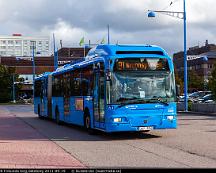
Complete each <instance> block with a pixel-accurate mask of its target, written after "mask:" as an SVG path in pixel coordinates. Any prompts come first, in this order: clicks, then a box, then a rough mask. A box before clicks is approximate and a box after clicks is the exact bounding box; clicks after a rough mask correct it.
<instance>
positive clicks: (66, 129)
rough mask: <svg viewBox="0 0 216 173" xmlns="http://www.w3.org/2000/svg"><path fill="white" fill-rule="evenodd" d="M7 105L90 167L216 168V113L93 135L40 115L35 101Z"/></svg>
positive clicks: (24, 120)
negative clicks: (171, 125) (173, 125)
mask: <svg viewBox="0 0 216 173" xmlns="http://www.w3.org/2000/svg"><path fill="white" fill-rule="evenodd" d="M6 108H7V109H8V110H9V111H10V112H11V113H13V114H14V115H15V117H17V118H19V119H21V120H22V121H23V122H25V123H26V124H27V125H29V126H31V127H32V128H33V129H35V130H37V131H38V132H39V133H40V134H41V135H43V136H44V137H45V138H48V139H50V140H51V141H53V142H54V143H56V144H57V145H58V146H60V147H61V148H62V149H64V151H66V152H67V153H69V154H71V155H72V156H74V157H75V158H76V159H78V160H79V161H80V162H81V163H82V164H84V165H85V166H87V167H90V168H95V167H96V168H216V116H207V115H197V114H196V115H192V114H179V115H178V128H177V129H174V130H161V131H159V130H158V131H150V132H148V133H114V134H104V133H99V134H96V135H93V136H92V135H89V134H88V133H87V132H86V131H85V130H84V129H83V128H80V127H76V126H69V125H62V126H58V125H57V124H55V122H53V121H49V120H41V119H39V118H38V117H37V115H35V114H34V113H33V107H32V106H31V105H27V106H19V105H17V106H6ZM35 140H37V139H35Z"/></svg>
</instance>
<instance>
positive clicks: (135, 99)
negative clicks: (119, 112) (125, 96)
mask: <svg viewBox="0 0 216 173" xmlns="http://www.w3.org/2000/svg"><path fill="white" fill-rule="evenodd" d="M142 103H147V101H146V100H143V99H140V98H131V99H129V100H128V101H126V102H122V103H120V105H118V108H120V107H123V106H126V105H131V104H142Z"/></svg>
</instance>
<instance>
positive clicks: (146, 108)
mask: <svg viewBox="0 0 216 173" xmlns="http://www.w3.org/2000/svg"><path fill="white" fill-rule="evenodd" d="M117 107H118V106H116V105H115V106H108V109H107V112H106V115H107V117H106V131H107V132H114V131H139V127H146V126H152V127H153V128H154V129H175V128H176V127H177V118H176V103H170V104H169V106H165V105H162V104H142V105H141V104H140V105H139V104H134V105H127V106H123V107H121V108H117ZM167 116H173V120H168V119H167ZM114 118H122V122H118V123H115V122H114V121H113V119H114Z"/></svg>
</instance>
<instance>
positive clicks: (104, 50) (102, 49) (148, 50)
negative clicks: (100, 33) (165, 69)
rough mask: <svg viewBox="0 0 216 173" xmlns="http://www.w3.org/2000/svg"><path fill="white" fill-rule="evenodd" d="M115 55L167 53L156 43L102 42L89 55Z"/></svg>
mask: <svg viewBox="0 0 216 173" xmlns="http://www.w3.org/2000/svg"><path fill="white" fill-rule="evenodd" d="M95 54H98V55H103V56H113V55H119V54H157V55H165V56H166V55H167V53H166V52H165V50H164V49H162V48H161V47H158V46H155V45H123V44H122V45H119V44H117V45H110V44H109V45H108V44H102V45H98V46H96V47H95V48H92V49H91V50H90V51H89V53H88V55H87V57H88V56H92V55H95Z"/></svg>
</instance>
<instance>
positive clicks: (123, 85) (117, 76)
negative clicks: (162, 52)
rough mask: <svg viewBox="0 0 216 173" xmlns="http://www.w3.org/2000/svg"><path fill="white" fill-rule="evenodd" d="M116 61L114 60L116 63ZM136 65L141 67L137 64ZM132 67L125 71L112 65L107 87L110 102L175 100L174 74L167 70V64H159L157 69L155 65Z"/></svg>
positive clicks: (165, 101)
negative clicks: (147, 67)
mask: <svg viewBox="0 0 216 173" xmlns="http://www.w3.org/2000/svg"><path fill="white" fill-rule="evenodd" d="M124 60H125V59H124ZM157 61H159V58H158V59H157V60H155V61H154V62H157ZM118 62H119V61H116V63H118ZM131 62H132V61H131ZM147 62H148V61H147ZM151 62H153V61H151ZM132 64H133V63H132ZM165 64H166V63H165ZM121 66H122V65H121ZM125 66H126V63H125ZM131 66H133V65H131ZM136 66H138V67H141V66H139V64H137V65H136ZM134 67H135V66H133V67H130V70H127V71H126V70H124V68H121V69H122V70H121V69H120V68H118V67H117V64H116V65H115V66H114V72H113V73H112V75H111V81H110V87H108V88H109V90H110V93H109V96H110V98H109V99H108V100H109V102H110V103H111V104H122V103H126V104H127V103H144V102H164V103H167V102H172V101H174V100H175V83H174V74H173V73H172V72H170V71H169V68H168V66H167V65H165V66H160V69H158V70H157V66H155V68H153V67H152V68H151V69H145V70H144V68H143V69H139V68H135V69H134V70H133V68H134ZM163 67H164V68H163Z"/></svg>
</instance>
